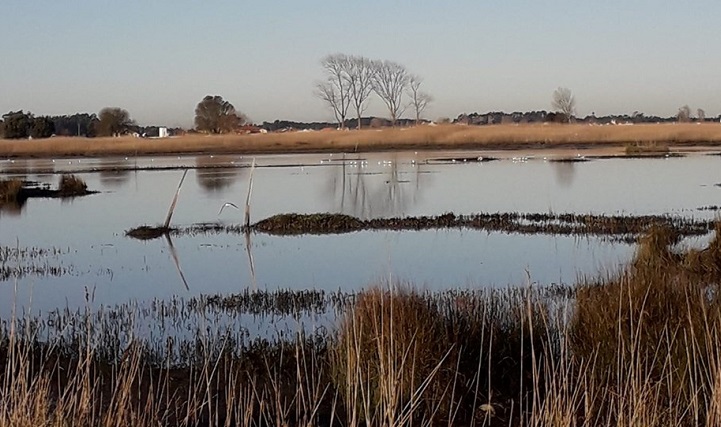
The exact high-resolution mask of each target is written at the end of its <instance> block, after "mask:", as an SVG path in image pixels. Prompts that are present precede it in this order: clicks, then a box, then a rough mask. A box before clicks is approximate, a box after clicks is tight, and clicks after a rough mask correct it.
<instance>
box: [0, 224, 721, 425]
mask: <svg viewBox="0 0 721 427" xmlns="http://www.w3.org/2000/svg"><path fill="white" fill-rule="evenodd" d="M715 232H716V235H715V237H714V238H713V239H711V241H710V242H709V244H708V246H706V247H705V248H703V249H688V250H685V251H675V250H673V249H672V248H671V245H672V244H673V243H674V242H675V241H676V240H677V235H676V232H675V231H674V230H673V229H671V228H669V227H668V226H663V225H654V226H653V227H651V229H650V230H648V231H647V233H646V234H645V235H644V238H643V239H642V240H641V243H640V246H639V249H638V251H637V253H636V256H635V258H634V260H633V261H632V262H631V263H630V264H629V266H628V267H627V269H626V270H625V271H623V272H621V273H619V274H618V275H616V276H612V277H608V278H604V279H598V280H593V281H587V282H581V283H578V284H576V285H575V286H573V287H571V288H545V287H538V286H537V285H535V284H534V283H533V282H532V281H531V280H530V278H529V283H528V285H527V286H525V287H521V288H507V289H480V290H449V291H443V292H440V293H432V292H421V291H418V290H415V289H413V288H412V287H411V286H409V285H403V284H393V283H390V284H382V285H377V286H371V287H370V288H369V289H367V290H364V291H362V292H360V293H358V294H343V293H325V292H322V291H300V292H294V291H277V292H267V291H260V292H250V291H246V292H244V293H241V294H238V295H231V296H201V297H197V298H191V299H189V300H180V299H173V300H172V301H153V302H149V303H148V304H147V305H146V306H138V305H134V306H123V307H116V308H115V309H110V308H107V307H105V308H102V307H101V308H100V309H98V310H96V311H93V310H92V309H91V308H90V305H91V304H89V305H88V307H87V308H85V309H81V310H78V311H76V312H71V311H69V310H65V311H57V312H52V313H48V314H47V315H46V316H45V317H38V318H32V317H16V318H12V319H3V323H2V325H1V328H0V366H1V367H2V371H1V372H2V378H1V379H0V425H74V426H91V425H92V426H96V425H108V426H109V425H139V426H145V425H147V426H150V425H154V426H157V425H188V426H191V425H192V426H195V425H200V426H220V425H245V426H252V425H276V426H284V425H304V426H306V425H338V426H359V425H385V426H397V425H411V424H414V425H428V426H435V425H446V426H447V425H470V426H475V425H477V426H482V425H486V426H509V425H510V426H521V425H534V426H574V425H575V426H597V425H601V426H668V425H676V426H696V425H707V426H716V425H719V423H721V418H720V416H721V415H720V414H721V409H720V407H719V404H718V402H719V401H721V381H720V380H719V378H721V368H720V367H721V352H719V343H720V342H721V336H719V334H720V332H719V331H721V295H720V294H719V292H718V287H719V285H721V267H720V266H721V225H717V226H716V228H715ZM151 319H152V320H151ZM262 319H266V320H268V323H269V327H268V329H266V330H265V331H260V330H256V331H254V332H252V333H251V331H250V329H249V328H251V329H252V328H255V326H254V325H257V324H258V322H259V321H262ZM149 320H151V321H149ZM143 325H146V326H143ZM147 325H150V327H151V330H147V329H143V328H147V327H148V326H147Z"/></svg>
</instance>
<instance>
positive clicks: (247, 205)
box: [245, 157, 255, 230]
mask: <svg viewBox="0 0 721 427" xmlns="http://www.w3.org/2000/svg"><path fill="white" fill-rule="evenodd" d="M253 171H255V157H253V163H252V165H251V166H250V179H249V182H248V197H246V198H245V229H246V230H248V229H250V195H251V193H252V192H253Z"/></svg>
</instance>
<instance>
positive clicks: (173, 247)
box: [165, 234, 190, 291]
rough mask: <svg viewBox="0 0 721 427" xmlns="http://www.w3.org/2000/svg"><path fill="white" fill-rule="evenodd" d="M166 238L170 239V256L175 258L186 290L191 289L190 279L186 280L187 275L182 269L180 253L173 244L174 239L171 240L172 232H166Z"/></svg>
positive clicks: (176, 266)
mask: <svg viewBox="0 0 721 427" xmlns="http://www.w3.org/2000/svg"><path fill="white" fill-rule="evenodd" d="M165 238H166V239H167V241H168V247H169V248H170V256H171V257H172V258H173V262H174V263H175V268H176V269H177V270H178V274H180V279H181V280H182V281H183V285H185V289H186V290H188V291H189V290H190V286H188V281H187V280H185V275H184V274H183V270H181V269H180V259H178V253H177V252H175V246H173V241H172V240H170V234H166V235H165Z"/></svg>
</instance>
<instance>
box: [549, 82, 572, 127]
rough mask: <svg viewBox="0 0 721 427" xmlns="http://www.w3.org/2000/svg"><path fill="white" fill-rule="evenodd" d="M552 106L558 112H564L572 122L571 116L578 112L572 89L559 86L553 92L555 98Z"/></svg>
mask: <svg viewBox="0 0 721 427" xmlns="http://www.w3.org/2000/svg"><path fill="white" fill-rule="evenodd" d="M551 107H553V109H554V110H556V112H557V113H560V114H563V115H564V116H565V119H566V121H567V122H569V123H570V122H571V118H572V117H573V115H574V114H576V98H574V97H573V92H571V89H568V88H565V87H559V88H558V89H556V90H555V91H554V92H553V100H552V101H551Z"/></svg>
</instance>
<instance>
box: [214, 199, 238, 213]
mask: <svg viewBox="0 0 721 427" xmlns="http://www.w3.org/2000/svg"><path fill="white" fill-rule="evenodd" d="M226 206H230V207H231V208H236V209H238V210H240V208H239V207H237V206H236V205H235V204H233V203H230V202H225V203H223V206H221V207H220V210H219V211H218V216H220V214H221V213H222V212H223V209H225V207H226Z"/></svg>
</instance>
